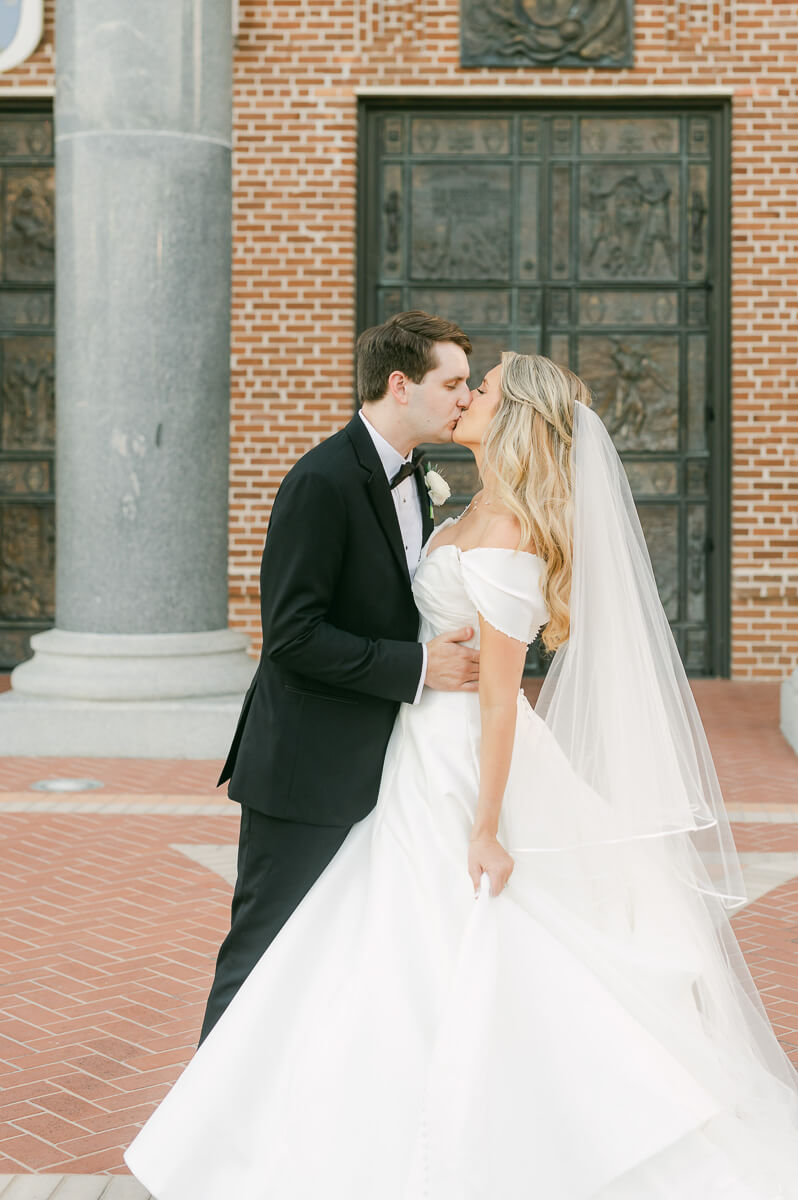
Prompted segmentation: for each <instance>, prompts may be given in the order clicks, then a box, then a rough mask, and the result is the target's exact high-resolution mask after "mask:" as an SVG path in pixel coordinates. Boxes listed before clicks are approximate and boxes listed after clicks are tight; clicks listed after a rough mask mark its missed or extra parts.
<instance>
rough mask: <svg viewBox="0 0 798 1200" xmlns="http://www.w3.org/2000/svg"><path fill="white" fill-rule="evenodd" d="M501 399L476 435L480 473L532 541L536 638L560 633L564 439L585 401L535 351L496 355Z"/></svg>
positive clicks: (554, 640) (568, 378) (546, 639)
mask: <svg viewBox="0 0 798 1200" xmlns="http://www.w3.org/2000/svg"><path fill="white" fill-rule="evenodd" d="M501 365H502V371H501V385H500V386H501V400H500V401H499V407H498V409H497V410H496V413H495V415H494V417H493V419H492V421H491V423H490V425H489V426H488V428H487V430H486V432H485V437H484V441H483V450H484V459H483V467H482V474H483V478H488V477H489V478H490V485H491V488H493V489H495V491H496V492H497V494H498V496H499V498H500V499H501V501H502V503H503V504H504V505H505V506H506V507H507V508H508V509H509V510H510V512H511V513H512V514H513V516H514V517H516V518H517V520H518V523H519V525H520V526H521V538H520V541H519V543H518V544H519V548H524V547H527V546H529V545H530V544H533V543H534V546H535V550H536V553H537V554H538V556H539V558H540V559H541V560H542V562H543V575H542V577H541V590H542V592H543V598H544V600H545V602H546V607H547V608H548V611H549V614H550V618H549V622H548V624H547V625H546V627H545V629H544V630H543V634H542V640H543V645H544V646H545V648H546V649H547V650H550V651H551V650H556V649H557V647H558V646H560V645H562V643H563V642H565V641H567V640H568V632H569V627H570V612H569V604H570V598H571V572H572V565H573V507H572V489H571V444H572V441H573V431H574V406H575V405H576V404H578V403H581V404H585V405H588V406H589V405H590V400H591V397H590V391H589V389H588V387H587V385H586V384H584V383H583V382H582V380H581V379H579V378H578V376H576V375H574V374H573V372H572V371H569V370H568V369H567V368H566V367H560V366H558V365H557V364H556V363H553V362H552V361H551V359H549V358H544V357H543V356H542V355H540V354H516V353H514V352H513V351H505V352H504V353H503V354H502V364H501Z"/></svg>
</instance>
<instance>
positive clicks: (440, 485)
mask: <svg viewBox="0 0 798 1200" xmlns="http://www.w3.org/2000/svg"><path fill="white" fill-rule="evenodd" d="M424 482H425V483H426V485H427V491H428V492H429V498H430V500H431V501H432V503H433V504H445V503H446V501H447V500H448V499H449V497H450V496H451V494H452V489H451V488H450V487H449V485H448V483H447V482H446V480H445V479H444V478H443V476H442V475H441V474H439V472H438V471H435V470H433V468H432V467H426V468H425V471H424Z"/></svg>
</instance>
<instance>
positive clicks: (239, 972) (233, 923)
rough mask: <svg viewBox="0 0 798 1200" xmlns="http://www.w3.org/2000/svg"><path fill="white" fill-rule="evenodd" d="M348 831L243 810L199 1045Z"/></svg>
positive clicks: (339, 827)
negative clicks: (224, 930)
mask: <svg viewBox="0 0 798 1200" xmlns="http://www.w3.org/2000/svg"><path fill="white" fill-rule="evenodd" d="M348 832H349V827H346V828H344V827H342V826H339V825H305V824H303V823H302V822H301V821H283V820H280V819H279V818H277V817H268V816H266V814H265V813H262V812H258V810H257V809H254V808H249V807H247V806H245V805H242V806H241V832H240V834H239V840H238V876H237V879H236V885H235V891H234V892H233V905H232V911H231V916H230V932H229V933H228V935H227V937H226V938H225V939H224V941H223V942H222V945H221V947H220V949H219V954H218V957H217V959H216V974H215V976H214V980H213V984H212V986H211V991H210V995H209V996H208V1003H207V1006H206V1008H205V1019H204V1021H203V1022H202V1032H201V1033H200V1043H202V1042H203V1041H204V1039H205V1038H206V1037H207V1036H208V1034H209V1033H210V1031H211V1030H212V1029H213V1027H214V1025H215V1024H216V1022H217V1021H218V1020H219V1018H220V1017H221V1015H222V1013H223V1012H224V1010H225V1009H226V1008H227V1006H228V1004H229V1003H230V1001H231V1000H232V999H233V996H235V994H236V992H237V991H238V989H239V988H240V987H241V984H242V983H243V982H244V980H245V979H246V978H247V976H248V975H249V973H250V971H251V970H252V968H253V967H254V966H255V964H256V962H257V961H258V959H259V958H260V957H261V955H262V954H263V952H264V950H265V949H266V947H267V946H268V945H269V944H270V943H271V942H272V940H273V939H274V938H275V937H276V935H277V934H278V933H279V932H280V930H281V929H282V927H283V925H284V924H285V923H286V921H287V920H288V918H289V917H290V916H291V913H292V912H293V911H294V909H295V908H296V907H297V905H298V904H299V902H300V900H301V899H302V898H303V896H304V895H305V894H306V893H307V892H308V891H309V890H310V888H311V886H312V885H313V884H314V883H315V881H316V880H317V879H318V877H319V875H321V873H322V871H323V870H324V868H325V867H326V866H327V864H328V863H329V862H330V861H331V860H332V859H333V857H334V856H335V854H336V853H337V851H338V850H339V849H340V847H341V845H342V843H343V841H344V838H345V837H346V835H347V834H348Z"/></svg>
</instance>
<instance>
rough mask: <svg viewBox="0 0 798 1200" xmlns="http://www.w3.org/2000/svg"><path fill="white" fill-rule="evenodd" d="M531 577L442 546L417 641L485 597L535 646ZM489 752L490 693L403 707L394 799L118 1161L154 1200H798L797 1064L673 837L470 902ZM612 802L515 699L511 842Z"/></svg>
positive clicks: (503, 624) (564, 857) (513, 563)
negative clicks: (758, 1005) (485, 716)
mask: <svg viewBox="0 0 798 1200" xmlns="http://www.w3.org/2000/svg"><path fill="white" fill-rule="evenodd" d="M539 569H540V563H539V560H537V559H535V558H534V557H532V556H531V555H528V554H516V553H514V552H512V551H508V550H499V549H478V550H470V551H460V550H459V549H457V548H456V547H454V546H452V545H439V546H438V547H437V548H435V549H433V550H432V552H431V553H430V552H428V553H427V554H426V556H425V557H424V558H423V559H422V562H421V564H420V566H419V569H418V571H417V573H416V576H415V580H414V585H413V590H414V593H415V598H416V602H417V604H418V608H419V611H420V613H421V615H422V627H421V631H420V635H419V636H420V638H421V639H422V640H428V639H429V638H432V637H434V636H435V635H436V634H438V633H441V632H443V631H445V630H449V629H452V628H456V627H458V626H462V625H466V624H470V625H473V626H474V627H475V628H478V614H479V613H481V614H482V616H483V617H484V618H485V620H487V621H488V622H490V623H491V624H492V625H494V626H495V627H496V628H497V629H499V630H501V631H502V632H504V633H506V634H508V635H509V636H511V637H515V638H517V639H520V640H522V641H524V642H531V641H532V640H533V639H534V637H535V634H536V632H537V630H538V629H539V627H540V626H541V625H542V624H543V623H545V621H546V612H545V609H544V607H543V602H542V599H541V594H540V590H539V588H538V587H537V583H538V578H539ZM479 745H480V713H479V700H478V697H477V695H476V694H473V693H450V692H436V691H430V690H425V692H424V694H423V698H422V700H421V702H420V703H419V704H418V705H416V706H412V705H403V706H402V707H401V709H400V712H399V716H398V719H397V722H396V726H395V728H394V732H393V736H392V738H391V741H390V743H389V746H388V751H387V755H386V759H385V766H384V771H383V777H382V785H381V788H380V793H379V800H378V803H377V806H376V808H375V809H374V810H373V811H372V812H371V813H370V814H369V815H368V816H367V817H366V818H365V819H364V820H362V821H360V822H359V823H358V824H357V825H355V826H354V827H353V828H352V830H351V831H350V833H349V835H348V836H347V838H346V841H345V842H344V844H343V846H342V848H341V849H340V851H339V852H338V854H337V855H336V856H335V858H334V859H333V860H332V862H331V863H330V864H329V866H328V867H327V869H326V870H325V871H324V873H323V874H322V875H321V876H320V878H319V879H318V880H317V881H316V883H315V884H314V886H313V887H312V888H311V890H310V892H309V893H308V894H307V896H306V897H305V899H304V900H303V901H302V903H301V904H300V905H299V907H298V908H297V910H296V911H295V912H294V914H293V915H292V917H291V918H290V919H289V921H288V922H287V924H286V925H285V926H284V927H283V929H282V930H281V932H280V933H279V934H278V936H277V938H276V939H275V941H274V942H273V943H272V945H271V946H270V947H269V948H268V950H267V951H266V953H265V954H264V955H263V957H262V958H261V959H260V961H259V963H258V964H257V966H256V967H255V969H254V971H253V972H252V974H251V975H250V977H249V978H248V980H247V981H246V983H245V984H244V986H243V987H242V988H241V990H240V991H239V993H238V994H237V996H236V997H235V999H234V1000H233V1001H232V1003H231V1005H230V1006H229V1008H228V1009H227V1011H226V1012H225V1014H224V1016H223V1017H222V1018H221V1020H220V1021H219V1023H218V1024H217V1025H216V1027H215V1028H214V1030H213V1031H212V1033H211V1034H210V1036H209V1037H208V1038H207V1040H206V1041H205V1042H204V1043H203V1045H202V1046H201V1047H200V1049H199V1050H198V1051H197V1053H196V1055H195V1056H194V1058H193V1060H192V1061H191V1062H190V1063H189V1065H188V1067H187V1068H186V1070H185V1071H184V1073H183V1074H182V1076H181V1077H180V1079H179V1080H178V1081H177V1083H176V1084H175V1086H174V1088H173V1089H172V1091H171V1092H170V1093H169V1094H168V1096H167V1097H166V1098H165V1100H164V1101H163V1103H162V1104H161V1105H160V1107H159V1108H158V1109H157V1110H156V1112H155V1113H154V1115H153V1116H152V1117H151V1119H150V1120H149V1121H148V1122H147V1124H146V1125H145V1126H144V1128H143V1130H142V1131H141V1133H140V1134H139V1135H138V1136H137V1137H136V1139H135V1141H134V1142H133V1144H132V1146H131V1147H130V1148H129V1150H128V1151H127V1153H126V1155H125V1158H126V1161H127V1163H128V1165H129V1167H130V1169H131V1170H132V1172H133V1173H134V1174H135V1175H136V1176H138V1178H139V1179H140V1180H141V1181H142V1182H143V1183H144V1184H145V1185H146V1186H147V1187H148V1188H149V1189H150V1190H151V1191H152V1193H153V1194H154V1195H155V1196H156V1197H157V1200H233V1198H235V1200H676V1198H677V1197H678V1200H721V1197H722V1198H723V1200H776V1197H798V1118H797V1117H796V1108H795V1092H794V1090H793V1089H792V1088H791V1086H790V1085H789V1082H784V1076H783V1075H782V1077H781V1078H779V1074H780V1072H782V1071H786V1072H787V1075H788V1074H789V1068H786V1061H785V1062H783V1061H782V1059H783V1056H782V1054H781V1051H780V1050H779V1048H778V1046H777V1043H776V1042H775V1038H773V1037H772V1035H771V1034H770V1033H769V1031H765V1033H764V1035H763V1034H762V1031H761V1030H760V1037H762V1036H764V1038H765V1040H767V1039H768V1038H770V1039H771V1041H772V1062H771V1063H770V1064H769V1063H767V1062H765V1061H764V1060H763V1057H762V1055H761V1054H759V1053H757V1052H755V1051H754V1049H753V1048H752V1041H751V1038H750V1036H749V1031H750V1024H751V1023H754V1024H756V1023H757V1022H759V1023H760V1024H761V1018H760V1016H759V1015H758V1014H757V1013H756V1012H753V1013H752V1012H750V1011H747V1008H750V1001H749V999H748V997H747V996H746V995H745V993H744V992H743V991H742V990H741V989H740V987H739V985H738V983H737V980H736V977H735V975H734V973H733V972H732V971H731V970H730V969H729V965H728V962H727V960H726V958H725V952H724V951H723V950H722V949H721V948H719V946H718V943H717V939H716V938H715V936H714V933H713V930H712V928H711V923H709V922H708V921H707V920H706V915H705V912H706V910H705V908H704V906H703V903H702V902H701V900H700V899H699V898H698V897H696V896H695V895H694V894H693V893H691V892H690V891H689V889H688V890H686V889H682V888H680V887H679V885H678V882H677V880H676V878H675V875H674V871H673V864H672V863H671V862H670V860H669V849H668V844H669V839H667V838H665V839H650V840H649V841H648V842H646V841H645V840H643V841H642V842H641V841H638V842H636V843H635V844H634V846H631V847H630V846H626V847H625V848H624V847H623V846H615V847H613V848H611V849H609V850H607V852H606V858H605V860H604V862H605V869H603V870H600V871H598V872H597V871H596V870H595V865H594V864H593V865H592V866H591V865H590V864H588V863H587V859H586V857H585V856H586V854H587V851H585V849H584V848H582V849H581V850H579V849H574V851H573V853H572V854H567V853H565V854H562V853H560V854H546V853H524V852H519V853H518V854H516V855H515V860H516V867H515V871H514V873H513V875H512V878H511V880H510V882H509V884H508V886H507V888H506V890H505V891H504V892H503V893H502V894H501V895H500V896H498V897H496V898H494V897H491V896H490V895H489V894H488V892H487V888H486V886H485V884H486V882H487V880H486V878H483V886H482V890H481V893H480V896H479V898H478V899H477V900H476V901H475V899H474V890H473V886H472V883H471V880H470V878H469V876H468V873H467V865H466V864H467V848H468V840H469V833H470V828H471V822H472V818H473V815H474V812H475V808H476V803H477V793H478V771H479ZM595 801H596V796H595V794H594V793H590V789H588V788H587V786H586V785H585V784H583V783H582V782H581V780H580V779H579V778H577V776H576V775H575V774H574V773H573V772H572V770H571V768H570V766H569V764H568V762H567V761H566V759H565V757H564V755H563V754H562V752H561V751H560V749H559V747H558V745H557V743H556V742H555V741H554V739H553V737H552V736H551V734H550V732H549V730H548V728H547V727H546V725H544V723H543V722H542V721H541V719H540V718H539V717H538V716H537V715H536V714H535V712H534V711H533V710H532V709H531V708H530V706H529V705H528V703H527V702H526V700H525V699H524V697H523V695H521V694H519V698H518V723H517V732H516V743H515V750H514V757H513V764H512V769H511V774H510V780H509V783H508V787H507V791H506V796H505V801H504V805H503V810H502V824H501V827H500V831H499V833H500V838H501V840H502V841H503V843H504V844H505V845H506V846H509V847H512V846H513V844H514V843H513V819H514V813H518V812H521V811H522V810H526V812H527V816H528V812H529V807H530V806H534V807H535V811H536V813H539V820H540V825H541V828H542V830H543V831H544V834H543V837H542V840H545V839H546V837H548V836H551V839H552V841H556V840H557V837H558V836H560V834H561V835H562V837H563V838H564V839H565V840H566V841H567V831H568V828H569V827H570V826H572V825H573V824H575V823H576V824H578V823H579V822H580V821H581V822H582V823H583V824H584V823H586V822H587V823H589V822H591V821H593V822H595V820H596V803H595ZM527 825H528V819H527ZM557 830H559V831H560V834H558V833H557ZM586 868H589V869H586ZM771 1067H772V1068H773V1069H771Z"/></svg>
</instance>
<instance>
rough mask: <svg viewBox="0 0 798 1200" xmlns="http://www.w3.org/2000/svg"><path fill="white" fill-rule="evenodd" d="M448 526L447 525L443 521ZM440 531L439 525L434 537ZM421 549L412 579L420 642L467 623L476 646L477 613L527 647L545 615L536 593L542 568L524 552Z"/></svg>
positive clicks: (452, 547)
mask: <svg viewBox="0 0 798 1200" xmlns="http://www.w3.org/2000/svg"><path fill="white" fill-rule="evenodd" d="M447 524H448V522H447ZM442 528H443V526H442V525H440V526H438V529H436V530H435V533H434V534H433V535H432V538H431V539H430V541H432V540H433V539H434V538H435V536H436V534H437V533H439V532H440V530H441V529H442ZM429 547H430V542H428V543H427V546H426V548H425V550H424V553H423V556H422V559H421V562H420V563H419V566H418V569H417V571H416V574H415V578H414V580H413V595H414V596H415V600H416V605H417V607H418V611H419V613H420V615H421V629H420V631H419V640H420V641H424V642H426V641H429V640H430V638H433V637H437V636H438V634H441V633H447V632H450V631H452V630H455V629H459V628H461V627H462V626H464V625H470V626H472V627H473V629H474V637H473V638H472V639H471V641H470V642H469V643H468V644H469V645H473V646H478V645H479V615H480V614H481V615H482V617H483V618H484V619H485V620H486V621H487V622H488V623H489V624H490V625H492V626H493V627H494V629H498V630H499V631H500V632H501V633H505V634H507V635H508V636H509V637H513V638H517V639H518V641H521V642H526V643H527V644H530V643H531V642H533V641H534V640H535V637H536V636H537V633H538V631H539V629H540V628H541V626H543V625H545V624H546V622H547V621H548V613H547V611H546V605H545V603H544V600H543V595H542V593H541V590H540V579H541V575H542V571H543V564H542V562H541V560H540V559H539V558H537V557H536V556H535V555H533V554H527V553H525V552H524V551H517V550H503V549H499V548H492V547H479V548H477V549H475V550H461V549H460V548H459V547H458V546H453V545H443V546H436V547H434V548H433V549H431V550H430V548H429Z"/></svg>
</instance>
